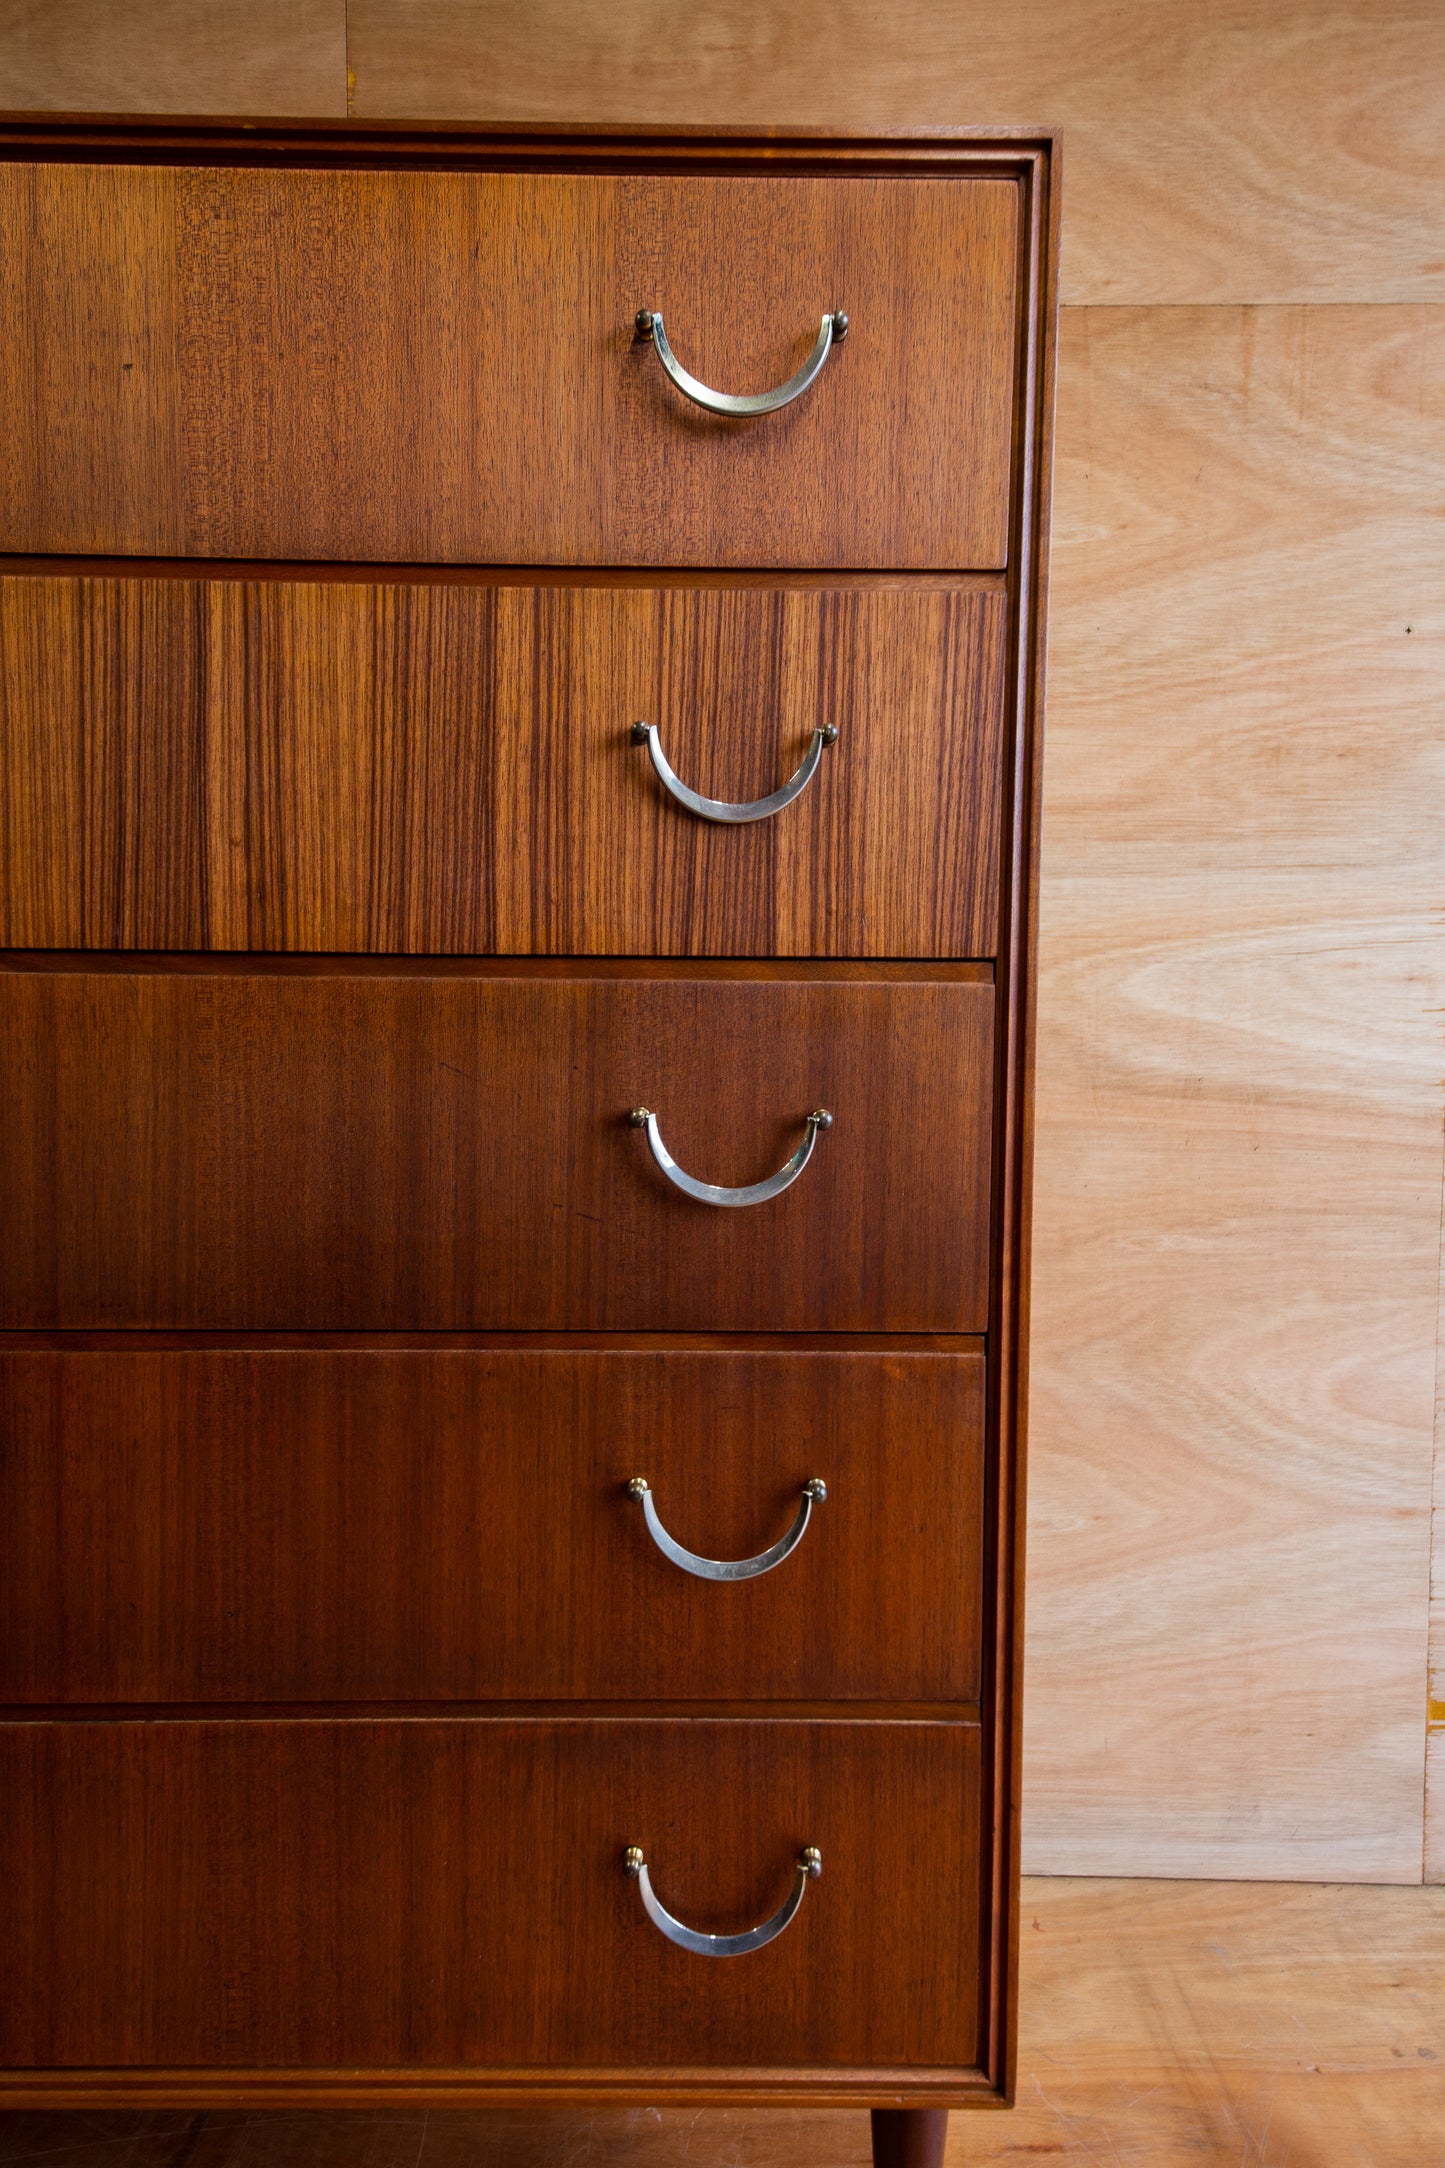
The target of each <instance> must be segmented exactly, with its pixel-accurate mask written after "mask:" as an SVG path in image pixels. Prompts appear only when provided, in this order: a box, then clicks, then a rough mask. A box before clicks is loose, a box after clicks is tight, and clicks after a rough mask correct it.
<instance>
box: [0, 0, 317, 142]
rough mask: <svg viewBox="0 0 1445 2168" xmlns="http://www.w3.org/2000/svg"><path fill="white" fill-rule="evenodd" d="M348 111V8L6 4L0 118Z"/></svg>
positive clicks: (70, 1) (250, 0)
mask: <svg viewBox="0 0 1445 2168" xmlns="http://www.w3.org/2000/svg"><path fill="white" fill-rule="evenodd" d="M21 109H25V110H29V111H35V110H47V109H48V110H49V111H51V112H57V113H256V114H260V113H268V114H271V113H276V114H279V113H308V114H317V115H344V114H345V112H346V0H219V4H218V0H4V5H3V6H0V111H19V110H21Z"/></svg>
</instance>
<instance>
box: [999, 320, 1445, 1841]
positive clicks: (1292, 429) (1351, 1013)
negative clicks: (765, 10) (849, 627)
mask: <svg viewBox="0 0 1445 2168" xmlns="http://www.w3.org/2000/svg"><path fill="white" fill-rule="evenodd" d="M1442 420H1445V312H1442V311H1438V310H1431V309H1421V310H1415V309H1406V310H1386V309H1321V308H1316V309H1305V310H1300V309H1283V310H1242V311H1230V310H1201V311H1187V310H1169V311H1152V310H1151V311H1141V312H1131V311H1120V310H1109V311H1083V312H1074V313H1072V314H1070V315H1068V316H1066V318H1065V329H1064V350H1063V354H1062V357H1061V368H1060V409H1059V435H1058V468H1057V482H1056V497H1055V523H1054V605H1053V621H1052V628H1051V670H1050V688H1049V733H1050V744H1049V752H1048V760H1047V763H1046V769H1045V778H1046V780H1045V794H1046V802H1045V817H1044V836H1045V856H1044V883H1043V912H1042V916H1043V925H1042V937H1041V974H1042V975H1041V991H1040V1013H1039V1046H1040V1055H1039V1074H1038V1083H1039V1109H1038V1162H1037V1175H1036V1187H1035V1212H1036V1220H1035V1294H1034V1332H1033V1349H1034V1358H1033V1382H1032V1395H1031V1398H1032V1421H1031V1430H1032V1448H1031V1533H1030V1550H1029V1575H1030V1591H1029V1622H1030V1627H1029V1631H1030V1640H1029V1671H1028V1682H1027V1689H1026V1696H1025V1707H1026V1712H1027V1723H1028V1747H1027V1771H1026V1782H1025V1791H1024V1798H1025V1829H1026V1840H1025V1859H1026V1863H1027V1864H1028V1865H1029V1866H1030V1867H1031V1868H1032V1869H1033V1870H1035V1871H1060V1870H1063V1869H1066V1868H1067V1869H1071V1870H1077V1869H1083V1870H1086V1871H1088V1872H1091V1873H1137V1872H1152V1873H1160V1874H1185V1873H1199V1872H1205V1873H1215V1874H1221V1875H1230V1874H1246V1875H1278V1876H1301V1877H1316V1876H1318V1877H1322V1878H1323V1877H1337V1876H1338V1877H1354V1878H1359V1879H1387V1880H1388V1879H1398V1880H1409V1879H1417V1878H1418V1876H1419V1872H1420V1867H1419V1836H1420V1803H1421V1796H1422V1787H1423V1765H1422V1764H1423V1749H1424V1725H1423V1721H1422V1699H1423V1674H1422V1663H1423V1651H1424V1642H1425V1610H1426V1603H1427V1587H1428V1559H1429V1513H1430V1463H1431V1428H1432V1399H1433V1383H1434V1357H1433V1343H1434V1317H1435V1305H1436V1300H1437V1269H1438V1242H1439V1220H1440V1179H1441V1133H1440V1098H1439V1079H1440V1074H1441V1068H1442V1049H1441V1013H1440V1012H1441V1007H1442V1002H1445V979H1442V971H1441V943H1440V939H1439V929H1438V887H1439V868H1440V865H1441V864H1442V863H1445V810H1442V809H1445V746H1442V741H1441V734H1440V729H1439V717H1440V713H1441V707H1442V696H1445V612H1442V607H1441V605H1442V597H1445V527H1442V523H1441V522H1440V519H1439V516H1438V505H1439V502H1440V485H1441V479H1442V476H1441V473H1440V469H1439V464H1438V456H1425V455H1424V453H1425V448H1426V447H1429V446H1436V447H1438V446H1440V445H1442V444H1445V428H1442Z"/></svg>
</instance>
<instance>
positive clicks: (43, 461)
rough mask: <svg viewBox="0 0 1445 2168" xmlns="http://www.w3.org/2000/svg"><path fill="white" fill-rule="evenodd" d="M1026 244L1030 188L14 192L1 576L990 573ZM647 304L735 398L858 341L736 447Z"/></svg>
mask: <svg viewBox="0 0 1445 2168" xmlns="http://www.w3.org/2000/svg"><path fill="white" fill-rule="evenodd" d="M638 162H639V166H640V167H643V168H645V165H646V154H645V152H643V151H641V150H640V151H639V153H638ZM1018 248H1019V187H1018V183H1017V182H1016V181H1014V180H1012V179H1007V178H999V179H988V178H967V177H963V176H958V175H954V176H949V177H945V178H941V179H932V178H930V179H919V178H914V177H905V176H903V175H898V174H895V175H888V176H876V175H875V176H863V175H851V174H850V175H844V176H836V175H826V176H823V175H818V174H816V173H815V174H809V173H806V172H792V173H788V174H776V175H775V174H769V175H766V176H757V175H747V174H733V175H728V176H717V175H712V174H685V173H665V172H648V171H646V170H639V171H636V172H633V173H626V174H611V173H566V172H557V173H496V172H492V173H488V172H485V171H482V172H444V171H437V172H425V171H421V172H417V171H387V170H369V171H346V170H340V171H318V170H314V169H307V168H290V169H285V170H274V169H264V168H246V167H243V166H225V165H217V166H189V167H168V166H144V165H133V166H132V165H118V164H117V165H84V164H66V163H60V162H57V163H51V164H46V163H43V162H41V163H31V162H27V161H17V160H11V161H8V162H6V161H0V255H3V258H4V261H5V265H6V277H5V279H4V281H3V284H0V382H5V383H9V384H12V385H14V384H21V385H23V386H24V388H25V391H24V396H23V397H22V398H21V399H19V400H18V401H15V402H13V403H12V409H11V414H10V420H9V426H8V427H7V429H6V431H5V433H4V437H3V439H0V548H3V549H7V550H39V551H81V552H84V551H99V552H120V553H130V554H135V553H140V554H147V553H153V554H159V555H192V556H196V555H198V556H203V557H266V558H287V557H295V558H319V559H340V558H345V559H367V560H384V559H388V560H402V561H414V560H428V561H430V560H440V561H448V562H456V561H473V562H486V563H501V564H564V563H566V564H574V565H582V564H602V563H613V564H638V565H689V564H691V565H746V566H751V567H759V566H770V565H780V566H781V565H805V566H829V565H838V566H848V565H856V566H861V567H886V566H915V567H955V568H971V569H977V570H989V569H997V568H998V567H1000V566H1002V565H1003V564H1005V562H1006V561H1007V556H1008V524H1009V511H1010V463H1011V452H1012V412H1013V397H1014V381H1015V373H1016V357H1017V347H1018V338H1019V330H1018V325H1017V323H1016V321H1015V284H1016V271H1017V261H1018ZM640 308H653V309H659V310H661V311H662V313H663V315H664V318H665V321H666V326H667V331H668V335H669V337H670V339H671V341H672V344H673V346H674V349H675V351H676V353H677V355H678V357H679V359H680V360H681V361H682V363H683V364H684V366H685V367H687V368H688V369H690V370H691V371H692V373H693V374H694V375H696V376H700V377H702V378H703V379H704V380H705V381H706V382H708V383H710V384H713V385H715V386H716V387H717V388H719V389H721V390H724V391H765V390H768V389H770V388H771V387H772V386H773V385H775V384H778V383H781V382H782V381H783V380H784V379H785V378H786V377H788V376H790V375H792V374H793V372H794V371H795V370H796V369H797V368H798V367H799V366H800V365H801V363H802V362H803V361H804V360H806V358H807V355H808V353H809V351H810V350H811V348H812V345H813V342H814V341H815V340H816V338H817V336H818V326H819V322H820V320H821V318H822V316H823V315H824V314H825V313H826V312H828V311H831V310H835V309H843V310H846V311H847V312H848V315H849V318H850V325H851V328H850V330H849V333H848V337H847V339H846V341H845V342H844V343H843V344H842V345H840V346H839V347H838V349H837V351H836V352H835V353H834V354H833V355H831V356H830V357H829V360H828V362H827V364H826V366H825V368H824V370H823V373H822V376H821V377H820V379H819V380H818V382H817V384H816V385H814V387H813V388H812V390H811V391H810V392H809V394H808V395H807V396H806V397H805V398H802V399H799V400H797V401H796V402H795V403H794V404H792V405H791V406H788V407H786V408H784V409H782V410H780V411H779V412H776V413H773V414H769V415H764V416H761V417H758V418H756V419H754V420H751V421H741V422H739V421H732V420H724V419H720V418H718V417H716V416H711V415H707V414H704V413H703V412H702V411H701V410H700V409H698V408H697V407H695V406H692V405H690V404H689V403H688V402H687V401H686V400H685V399H684V398H683V397H682V396H681V394H679V393H678V392H677V391H676V390H674V388H673V387H672V385H671V384H670V383H669V382H668V381H667V379H666V377H665V376H664V374H663V371H662V368H661V365H660V363H659V361H658V358H657V355H656V353H655V351H654V349H653V347H652V345H651V344H650V342H645V341H641V340H639V339H638V338H637V336H636V332H635V328H634V319H635V316H636V313H637V311H638V309H640Z"/></svg>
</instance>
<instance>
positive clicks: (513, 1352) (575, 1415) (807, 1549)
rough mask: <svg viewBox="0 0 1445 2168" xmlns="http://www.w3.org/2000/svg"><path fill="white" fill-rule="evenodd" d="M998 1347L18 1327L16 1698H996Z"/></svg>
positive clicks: (6, 1413)
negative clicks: (297, 1345) (808, 1495)
mask: <svg viewBox="0 0 1445 2168" xmlns="http://www.w3.org/2000/svg"><path fill="white" fill-rule="evenodd" d="M983 1367H984V1364H983V1354H982V1350H981V1349H980V1348H978V1347H977V1346H975V1347H974V1348H973V1349H972V1350H971V1351H968V1352H962V1353H950V1354H944V1353H941V1352H921V1351H913V1352H910V1351H908V1346H907V1343H903V1344H902V1345H901V1347H900V1348H899V1349H897V1350H896V1351H894V1352H889V1353H885V1352H882V1351H881V1350H876V1349H875V1350H874V1351H872V1352H866V1353H865V1352H861V1351H848V1350H847V1349H846V1346H845V1347H844V1348H841V1349H839V1350H838V1352H834V1353H824V1352H822V1351H820V1349H819V1348H818V1346H817V1344H816V1343H814V1344H811V1345H809V1344H804V1345H803V1346H802V1347H797V1346H784V1347H782V1348H778V1347H776V1346H775V1347H772V1348H768V1347H759V1346H756V1345H755V1346H752V1347H750V1348H747V1349H733V1350H731V1351H727V1350H724V1349H721V1348H710V1349H688V1348H684V1347H679V1346H676V1345H675V1344H668V1343H663V1344H662V1345H660V1346H659V1345H655V1344H654V1345H651V1346H649V1347H646V1348H633V1349H631V1350H628V1349H624V1348H619V1347H617V1346H615V1345H614V1346H612V1347H609V1348H604V1349H599V1348H596V1347H593V1348H586V1349H581V1348H572V1347H567V1346H565V1345H563V1346H553V1347H550V1348H547V1349H545V1350H539V1349H536V1348H530V1349H522V1348H515V1347H507V1346H501V1347H492V1348H488V1349H485V1350H476V1351H470V1350H459V1349H453V1350H449V1351H447V1352H444V1353H429V1352H424V1351H422V1350H412V1351H406V1352H402V1351H398V1350H390V1351H386V1352H381V1351H355V1352H342V1351H340V1350H336V1349H331V1350H328V1351H325V1352H318V1353H307V1352H302V1351H298V1350H284V1351H283V1350H278V1351H275V1352H266V1353H260V1352H245V1353H241V1352H226V1351H222V1350H219V1349H214V1348H212V1349H206V1350H198V1351H195V1352H190V1353H179V1352H156V1353H151V1352H144V1353H142V1352H137V1353H133V1354H132V1353H124V1354H122V1353H85V1354H71V1353H39V1352H35V1353H11V1352H9V1351H8V1350H3V1349H0V1498H3V1510H0V1703H12V1704H17V1703H63V1702H78V1703H87V1702H91V1703H101V1702H133V1703H139V1702H147V1701H153V1702H170V1703H174V1702H184V1701H191V1700H196V1701H202V1702H222V1701H230V1700H258V1701H262V1702H291V1701H295V1702H303V1701H340V1700H349V1699H353V1698H355V1699H359V1700H363V1701H384V1700H397V1701H408V1702H411V1701H445V1700H458V1701H469V1700H470V1701H491V1700H496V1699H513V1698H515V1699H521V1700H549V1699H559V1698H563V1697H569V1698H570V1697H573V1696H575V1697H578V1698H580V1699H583V1700H611V1699H617V1700H622V1701H637V1700H645V1699H649V1698H650V1699H658V1700H664V1701H666V1700H681V1701H687V1700H693V1699H717V1700H724V1701H727V1700H731V1701H759V1700H770V1699H775V1698H777V1699H782V1700H785V1701H787V1700H791V1701H798V1700H810V1701H821V1700H826V1699H829V1698H832V1697H837V1698H839V1699H861V1700H865V1701H867V1700H873V1701H932V1702H936V1701H945V1700H956V1701H972V1700H976V1699H977V1697H978V1693H979V1641H980V1631H981V1626H982V1582H981V1576H982V1565H983ZM636 1475H642V1476H645V1477H646V1478H647V1479H648V1481H649V1482H650V1483H651V1485H652V1489H653V1495H654V1498H655V1501H656V1504H657V1509H658V1512H659V1513H660V1515H661V1517H662V1521H663V1524H664V1526H665V1527H666V1528H667V1529H668V1530H669V1532H670V1533H671V1534H672V1535H673V1536H675V1537H676V1538H677V1540H678V1541H679V1542H680V1543H683V1544H685V1545H687V1546H688V1547H689V1548H690V1549H691V1550H694V1551H698V1552H701V1553H702V1554H703V1555H704V1556H706V1557H711V1558H748V1557H752V1556H754V1555H756V1554H757V1553H758V1552H760V1551H763V1550H765V1549H766V1548H767V1546H768V1545H769V1544H771V1543H775V1542H776V1541H777V1540H778V1538H779V1537H780V1536H781V1535H783V1534H784V1533H785V1531H786V1530H787V1528H788V1526H789V1524H790V1522H791V1521H792V1519H793V1516H794V1514H795V1513H796V1511H797V1508H798V1502H799V1496H800V1493H801V1489H802V1486H803V1484H804V1483H805V1482H806V1481H807V1480H808V1479H809V1478H810V1477H812V1476H821V1477H823V1479H824V1480H825V1481H826V1483H827V1486H828V1495H827V1498H826V1500H825V1501H824V1502H823V1503H821V1504H819V1505H817V1506H816V1507H815V1508H814V1511H813V1518H812V1520H811V1522H810V1524H809V1527H808V1530H807V1532H806V1534H805V1536H804V1537H803V1540H802V1542H801V1543H800V1545H799V1547H798V1549H797V1550H796V1551H795V1552H793V1553H792V1555H791V1556H790V1557H789V1558H787V1559H786V1560H785V1561H784V1562H783V1564H782V1565H780V1566H777V1567H775V1568H774V1569H773V1570H772V1571H771V1572H770V1573H768V1574H766V1575H764V1576H763V1577H761V1578H759V1579H757V1580H754V1581H749V1582H743V1583H738V1584H736V1585H731V1586H729V1585H722V1584H719V1583H716V1582H708V1581H702V1580H697V1579H693V1578H692V1577H690V1576H689V1575H688V1574H686V1573H684V1572H682V1571H680V1570H679V1568H678V1567H676V1566H675V1565H673V1564H671V1563H670V1561H668V1560H667V1559H665V1558H664V1557H663V1556H662V1555H661V1553H660V1552H659V1551H658V1550H657V1549H656V1547H655V1546H654V1544H653V1543H652V1540H651V1538H650V1537H649V1536H648V1534H647V1531H646V1527H645V1524H644V1522H643V1518H642V1514H641V1510H640V1509H639V1507H638V1506H637V1505H635V1504H634V1503H633V1501H632V1500H631V1499H630V1498H629V1497H628V1496H627V1493H626V1485H627V1483H628V1481H629V1480H630V1479H631V1478H632V1477H633V1476H636Z"/></svg>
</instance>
